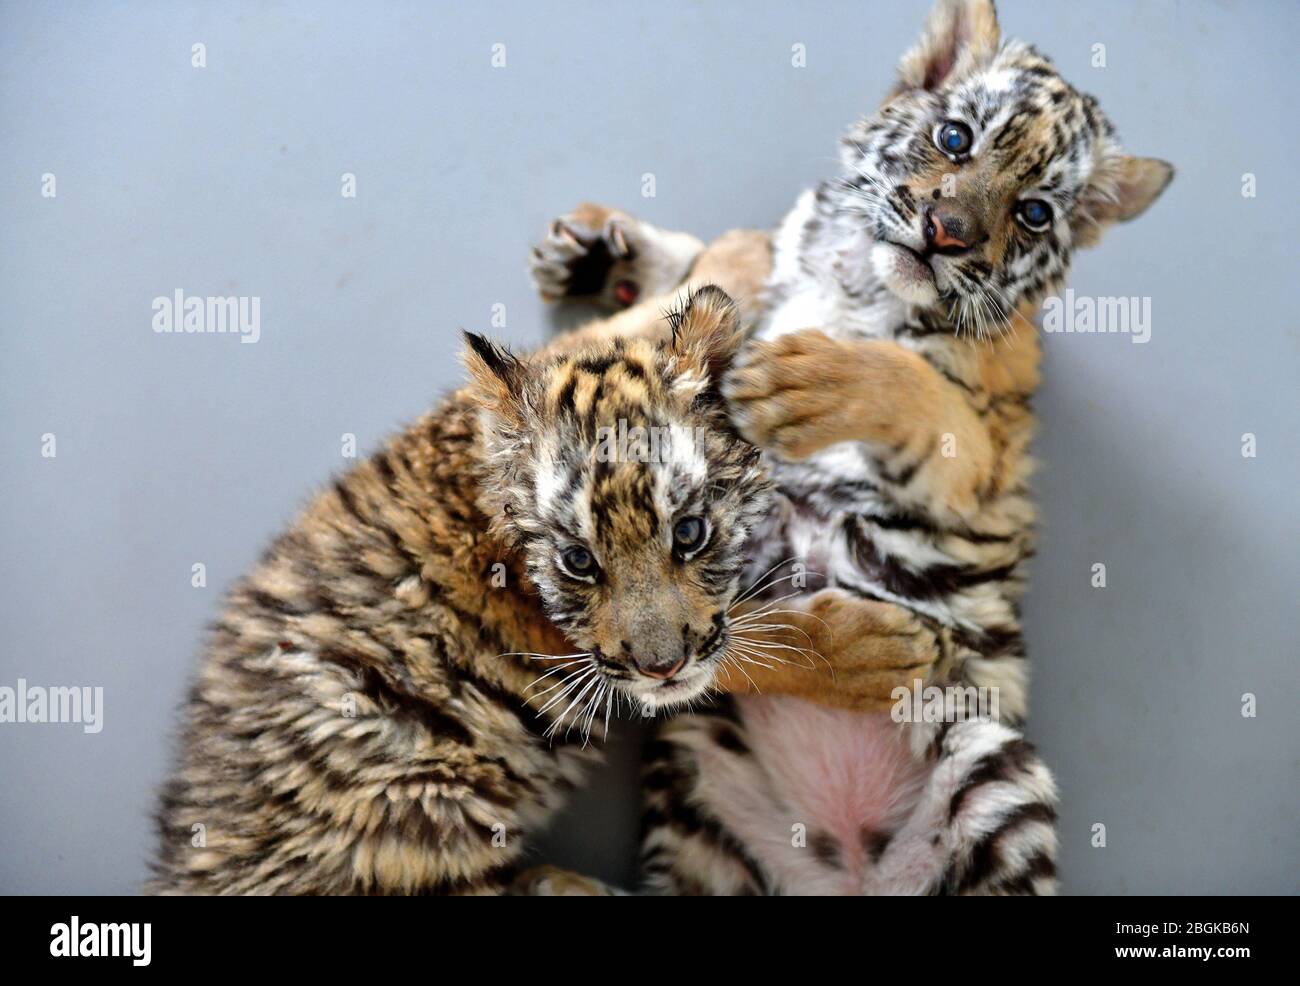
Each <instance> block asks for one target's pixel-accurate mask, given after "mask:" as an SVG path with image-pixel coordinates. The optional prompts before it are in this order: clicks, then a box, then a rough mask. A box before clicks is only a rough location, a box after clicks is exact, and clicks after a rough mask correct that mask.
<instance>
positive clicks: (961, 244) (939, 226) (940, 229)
mask: <svg viewBox="0 0 1300 986" xmlns="http://www.w3.org/2000/svg"><path fill="white" fill-rule="evenodd" d="M930 225H931V226H933V227H934V234H933V235H932V236H931V237H930V242H931V243H933V244H934V245H935V246H937V247H940V248H942V247H953V248H956V249H958V250H964V249H966V247H968V246H970V244H969V243H966V242H965V241H963V240H959V239H957V237H955V236H953V235H952V234H951V233H949V232H948V230H946V229H945V228H944V225H943V217H942V216H941V215H939V213H937V212H932V213H930ZM954 228H955V229H956V230H960V229H961V225H960V224H954ZM926 232H929V230H926Z"/></svg>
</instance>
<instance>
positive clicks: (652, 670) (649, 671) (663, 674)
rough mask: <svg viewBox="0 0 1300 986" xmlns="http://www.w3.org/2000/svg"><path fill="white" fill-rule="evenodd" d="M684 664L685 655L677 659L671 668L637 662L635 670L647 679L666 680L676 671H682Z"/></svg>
mask: <svg viewBox="0 0 1300 986" xmlns="http://www.w3.org/2000/svg"><path fill="white" fill-rule="evenodd" d="M685 663H686V657H685V655H683V656H681V657H679V658H678V659H677V663H676V664H674V665H673V666H672V667H668V666H667V665H665V664H650V663H647V664H642V663H641V662H640V661H637V662H636V669H637V670H638V671H640V672H641V673H642V674H643V675H646V676H647V677H649V678H665V679H666V678H671V677H672V676H673V675H675V674H676V673H677V672H678V671H680V670H681V669H682V666H683V665H684V664H685Z"/></svg>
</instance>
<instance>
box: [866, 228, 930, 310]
mask: <svg viewBox="0 0 1300 986" xmlns="http://www.w3.org/2000/svg"><path fill="white" fill-rule="evenodd" d="M871 263H872V266H873V267H874V268H875V270H876V276H877V277H879V278H880V280H881V281H882V282H884V285H885V287H886V288H888V289H889V291H890V292H891V293H892V294H893V295H894V296H895V297H896V298H898V299H899V300H900V301H904V302H906V303H907V304H909V305H917V306H919V307H923V308H928V307H930V306H932V305H935V304H938V302H939V288H938V286H937V285H936V284H935V279H934V269H933V268H932V267H931V266H930V265H929V264H928V263H926V261H925V258H924V257H922V256H921V255H920V254H919V253H917V252H916V251H915V250H912V249H909V248H908V247H905V246H899V245H898V244H897V243H885V242H880V243H876V244H874V245H873V246H872V248H871Z"/></svg>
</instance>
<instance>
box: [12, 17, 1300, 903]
mask: <svg viewBox="0 0 1300 986" xmlns="http://www.w3.org/2000/svg"><path fill="white" fill-rule="evenodd" d="M471 6H473V5H469V4H465V5H462V6H459V7H457V8H452V7H449V6H448V7H445V8H444V7H442V6H441V5H439V6H436V7H435V6H433V5H429V6H428V7H424V6H423V5H384V4H355V3H338V4H317V5H307V4H295V3H289V4H281V3H258V4H252V3H237V4H223V5H216V4H200V3H169V4H163V3H156V4H136V5H125V4H123V5H117V4H112V5H110V4H76V5H72V4H59V3H48V4H35V3H18V4H5V5H4V6H3V8H0V127H2V132H3V133H4V139H3V141H0V231H2V232H0V244H2V249H3V262H2V263H0V333H2V334H0V456H2V462H3V465H2V467H0V488H2V489H3V512H2V513H0V544H2V545H3V561H2V562H0V565H2V568H0V574H2V578H3V582H2V583H0V584H2V586H3V592H0V631H2V636H0V641H2V643H0V684H3V685H10V686H12V685H14V684H15V682H16V679H17V678H18V677H20V676H22V677H26V678H27V679H28V680H29V681H30V682H31V683H33V684H43V685H74V684H88V685H102V686H103V687H104V689H105V692H106V699H105V701H106V712H105V728H104V730H103V732H102V733H100V734H99V735H86V734H84V733H83V732H82V731H81V729H80V727H78V726H67V725H63V726H56V725H0V770H2V771H3V773H2V775H0V776H2V777H3V794H0V800H2V805H0V840H3V841H2V843H0V848H2V849H3V852H0V890H4V891H10V892H43V893H50V892H64V891H83V892H130V891H132V890H133V889H134V888H135V887H136V886H137V885H138V883H139V881H140V880H141V878H142V876H143V874H144V865H145V859H146V857H147V854H148V851H149V848H150V846H151V841H152V833H151V831H150V828H149V824H148V814H149V812H150V811H151V809H152V799H153V792H154V789H155V787H156V785H157V784H158V782H159V781H160V779H161V778H162V776H163V774H164V771H165V768H166V763H167V760H168V757H169V756H170V752H169V750H170V747H169V736H170V731H171V729H172V728H173V726H174V722H175V715H174V709H175V708H176V706H177V705H178V703H179V701H180V699H181V696H182V692H183V689H184V687H185V682H186V680H187V678H188V676H189V675H190V674H191V673H192V671H193V668H194V664H195V657H196V652H197V648H198V645H199V641H200V639H201V634H202V628H203V625H204V624H205V622H206V621H208V620H210V619H212V618H213V617H214V615H215V614H216V612H217V607H218V603H219V599H220V593H221V591H222V589H223V588H224V587H225V586H226V585H227V584H228V583H229V582H230V581H231V580H232V579H234V578H236V577H237V576H238V575H239V574H240V572H241V571H242V570H244V569H245V568H246V567H247V566H249V565H250V564H251V563H252V562H253V561H254V559H255V558H256V556H257V554H258V552H259V550H260V548H261V547H262V546H263V545H264V544H265V542H266V541H267V540H268V539H269V538H270V537H271V536H272V535H273V534H274V533H275V532H276V531H277V530H278V529H279V528H280V527H281V526H282V525H284V524H285V523H286V522H288V521H289V520H290V519H291V518H292V517H293V515H294V513H295V510H296V509H297V507H298V506H299V505H300V504H301V503H302V502H303V501H304V499H305V498H306V497H308V496H309V495H310V493H311V492H312V490H313V489H314V488H315V487H317V486H318V485H319V484H320V483H321V482H322V481H323V480H324V479H325V478H326V477H327V476H328V475H329V474H330V472H331V471H333V470H336V469H339V468H341V467H342V466H344V465H345V464H346V463H345V461H344V460H343V459H342V458H341V456H340V435H342V434H343V433H344V432H352V433H355V434H356V435H357V436H358V439H359V441H360V444H361V446H362V449H363V451H364V450H365V449H366V448H371V447H373V446H374V445H375V444H376V443H378V442H379V441H380V439H381V438H382V437H383V436H384V435H385V433H387V432H388V431H390V430H391V429H393V428H394V427H395V426H397V425H398V424H400V423H401V422H402V421H404V420H406V419H409V418H411V417H413V416H414V415H416V414H418V413H419V412H420V411H421V410H422V409H423V408H425V407H426V406H427V405H428V404H429V402H430V401H432V400H433V399H434V398H435V396H436V395H438V394H440V393H442V392H444V391H445V390H447V389H448V388H450V387H451V386H453V385H454V384H455V383H456V381H457V380H458V379H459V367H458V365H457V363H456V357H455V353H456V349H457V336H456V329H457V328H458V327H459V326H466V327H472V328H478V329H485V328H488V327H489V318H490V313H491V307H492V305H494V304H496V303H504V304H505V305H506V311H507V317H508V326H507V328H505V329H504V330H497V332H496V334H497V335H503V336H505V337H507V338H509V339H510V340H512V341H514V342H516V343H519V344H529V343H533V342H536V341H537V340H539V339H541V338H542V337H543V334H544V332H545V329H546V326H547V324H548V318H549V317H550V316H549V314H548V313H547V312H546V311H544V309H543V307H542V305H541V304H540V303H539V302H538V301H537V300H536V299H535V298H534V297H533V295H532V293H531V291H530V288H529V285H528V283H527V279H526V277H525V274H524V258H525V255H526V251H527V249H528V247H529V245H530V243H531V242H532V241H533V240H534V239H535V238H536V237H537V236H538V235H539V234H540V232H541V231H542V230H543V228H544V225H545V223H546V221H547V220H548V219H549V217H551V216H552V215H553V214H556V213H558V212H560V211H563V210H564V209H566V208H568V207H569V206H571V205H572V204H574V203H576V202H577V201H579V200H580V199H583V198H592V199H595V200H597V201H605V202H610V203H617V204H624V205H627V206H628V207H630V208H632V209H634V210H635V211H636V212H637V213H639V214H640V215H642V216H644V217H646V218H648V219H650V220H652V221H656V222H660V223H662V224H664V225H667V226H670V227H675V228H683V229H689V230H692V231H694V232H696V233H697V234H700V235H702V236H712V235H715V234H717V233H720V232H722V231H723V230H725V229H728V228H730V227H734V226H745V225H749V226H755V225H770V224H772V223H774V222H775V221H776V220H777V219H778V218H779V217H780V215H781V213H782V212H783V210H784V209H785V208H787V207H788V205H789V204H790V203H791V202H792V200H793V198H794V196H795V195H796V193H797V192H798V191H799V190H800V189H802V188H803V187H805V186H807V185H808V184H810V183H811V182H813V181H814V180H815V179H817V178H818V177H819V176H822V175H824V174H826V173H827V171H828V170H829V169H830V168H831V158H832V156H833V155H834V153H835V139H836V137H837V136H838V135H839V133H840V132H841V130H842V129H843V127H844V126H845V125H846V124H848V123H849V121H850V120H851V119H852V118H853V117H854V116H856V115H857V114H859V113H860V112H863V111H865V110H867V109H869V108H870V107H871V106H873V105H874V103H875V101H876V100H878V99H879V97H880V96H881V95H882V94H883V93H884V91H885V89H886V87H887V86H888V84H889V81H890V79H891V76H892V72H893V65H894V62H895V61H896V59H897V57H898V55H899V54H900V53H901V52H902V50H903V49H904V47H905V46H907V45H909V44H910V43H911V42H912V41H913V40H914V38H915V36H916V35H917V33H918V31H919V29H920V24H921V21H922V19H923V16H924V13H925V10H926V7H927V4H925V3H917V4H904V3H896V2H884V0H878V2H873V3H866V2H853V3H834V4H832V3H800V4H799V5H798V6H797V8H796V7H795V6H794V5H790V6H788V7H776V6H774V5H767V6H762V7H753V9H749V8H748V7H746V8H742V7H741V6H740V5H739V4H708V5H703V4H685V3H657V4H633V5H626V6H620V5H614V6H611V5H608V4H595V3H592V4H585V5H579V4H566V5H564V6H563V7H562V8H561V9H555V10H549V11H547V10H543V9H541V8H540V7H539V6H537V5H525V4H519V5H510V6H508V7H506V8H504V9H500V10H495V11H486V10H471V9H470V8H471ZM1000 13H1001V19H1002V24H1003V28H1004V31H1005V32H1006V33H1007V34H1011V35H1015V36H1019V37H1023V38H1026V39H1028V40H1030V41H1033V42H1034V43H1036V44H1038V45H1039V46H1040V47H1041V48H1042V49H1043V50H1044V51H1046V52H1047V53H1049V54H1050V55H1052V56H1053V57H1054V58H1055V59H1056V60H1057V62H1058V64H1059V65H1060V66H1061V68H1062V70H1063V73H1064V74H1065V76H1066V77H1067V78H1068V79H1070V80H1071V81H1072V82H1074V83H1075V84H1076V85H1077V86H1079V87H1080V88H1082V89H1085V90H1086V91H1090V92H1093V93H1095V94H1096V95H1097V96H1098V97H1100V99H1101V102H1102V105H1103V106H1104V108H1105V109H1106V110H1107V112H1108V113H1109V114H1110V116H1111V117H1112V119H1113V120H1114V121H1115V122H1116V124H1117V125H1118V126H1119V128H1120V131H1121V133H1122V134H1123V135H1124V136H1125V137H1126V139H1127V140H1128V142H1129V145H1130V147H1131V148H1132V149H1133V150H1135V151H1137V152H1139V153H1148V154H1154V155H1158V156H1161V157H1165V158H1167V159H1169V160H1171V161H1173V162H1174V163H1175V164H1176V165H1177V166H1178V178H1177V180H1176V181H1175V182H1174V184H1173V186H1172V187H1171V188H1170V190H1169V192H1168V193H1167V194H1166V195H1165V197H1164V199H1163V200H1162V201H1161V202H1160V203H1159V204H1158V205H1157V206H1156V207H1155V208H1154V209H1153V210H1152V212H1151V213H1150V214H1149V215H1148V216H1146V217H1144V218H1143V219H1141V220H1140V221H1139V222H1137V223H1135V224H1134V225H1132V226H1130V227H1124V228H1121V229H1118V230H1116V231H1115V232H1114V233H1113V234H1112V235H1111V236H1110V238H1109V240H1108V242H1106V243H1104V244H1103V245H1102V247H1101V248H1100V249H1099V250H1097V251H1094V252H1091V253H1086V254H1083V255H1081V256H1080V257H1079V258H1078V263H1077V264H1076V267H1075V271H1074V275H1073V279H1072V283H1073V286H1074V287H1075V289H1076V290H1077V291H1078V292H1080V293H1082V294H1092V295H1145V296H1150V297H1151V299H1152V310H1153V322H1154V328H1153V337H1152V341H1151V342H1150V343H1148V344H1147V345H1144V346H1142V345H1134V344H1132V343H1131V342H1130V341H1129V339H1128V338H1126V337H1123V336H1100V337H1099V336H1059V335H1057V336H1048V337H1046V361H1045V370H1046V384H1045V386H1044V388H1043V391H1042V395H1041V398H1040V399H1039V402H1038V407H1039V410H1040V412H1041V417H1042V437H1041V439H1040V441H1039V443H1038V452H1039V455H1040V458H1041V460H1042V462H1043V468H1042V470H1041V472H1040V474H1039V477H1038V490H1039V493H1040V499H1041V501H1042V504H1043V513H1044V526H1043V539H1042V550H1041V553H1040V556H1039V558H1038V559H1037V561H1036V564H1035V575H1034V580H1033V590H1032V593H1031V595H1030V598H1029V600H1028V603H1027V606H1026V611H1027V614H1028V627H1029V638H1030V644H1031V649H1032V653H1033V655H1034V661H1035V666H1036V669H1037V676H1036V679H1035V685H1034V706H1033V708H1034V717H1035V718H1034V720H1033V723H1032V730H1031V731H1032V734H1033V736H1034V737H1035V738H1036V739H1037V741H1038V742H1039V743H1040V744H1041V746H1042V748H1043V750H1044V752H1045V754H1046V757H1047V759H1048V762H1049V763H1051V764H1052V765H1053V766H1054V767H1055V769H1056V771H1057V773H1058V775H1059V779H1060V783H1061V788H1062V793H1063V797H1064V808H1063V815H1062V823H1061V837H1062V842H1063V845H1062V851H1061V856H1062V863H1063V876H1064V886H1065V889H1066V890H1067V891H1070V892H1074V893H1140V892H1150V893H1192V892H1217V893H1224V892H1252V891H1256V892H1288V893H1291V892H1295V891H1296V890H1297V888H1298V887H1300V880H1298V877H1297V872H1298V869H1300V867H1298V865H1297V854H1298V850H1300V826H1298V825H1297V821H1296V815H1297V812H1296V809H1297V794H1296V791H1297V779H1298V777H1297V775H1298V773H1300V772H1298V771H1297V749H1298V748H1300V743H1298V742H1297V739H1298V730H1297V717H1296V705H1295V703H1296V696H1297V683H1298V682H1297V677H1298V675H1297V641H1298V639H1300V635H1298V634H1297V616H1296V609H1297V607H1296V591H1297V586H1298V585H1300V579H1298V578H1297V562H1296V549H1297V544H1298V543H1300V538H1298V537H1297V535H1298V533H1300V532H1298V531H1297V519H1296V515H1297V511H1296V507H1295V497H1296V489H1297V479H1300V476H1298V475H1297V465H1296V464H1297V461H1300V442H1297V435H1296V422H1297V414H1296V410H1297V407H1296V405H1297V399H1296V393H1297V380H1298V379H1300V373H1298V372H1297V371H1298V370H1300V366H1298V365H1297V364H1298V363H1300V358H1298V350H1297V331H1296V321H1297V320H1296V314H1295V303H1294V293H1295V276H1296V269H1295V267H1296V265H1295V251H1294V247H1293V242H1294V225H1295V224H1294V216H1295V208H1296V205H1297V202H1296V195H1295V191H1294V187H1295V186H1294V182H1295V167H1296V161H1297V159H1300V146H1297V142H1298V137H1297V135H1298V134H1300V127H1297V126H1296V124H1295V117H1294V110H1293V105H1294V103H1293V99H1292V98H1291V94H1292V92H1293V91H1294V43H1295V41H1296V38H1297V36H1298V33H1297V27H1298V26H1300V7H1298V6H1297V5H1296V4H1294V3H1281V2H1279V3H1266V2H1259V3H1185V4H1171V3H1150V4H1146V3H1144V4H1131V3H1127V2H1115V3H1088V4H1079V3H1064V2H1062V3H1042V2H1028V0H1024V2H1003V3H1001V4H1000ZM195 42H203V43H205V44H206V45H207V49H208V67H207V68H206V69H202V70H199V69H194V68H192V67H191V66H190V47H191V45H192V44H193V43H195ZM497 42H503V43H505V44H506V45H507V53H508V63H507V67H506V68H504V69H496V70H494V69H492V68H491V67H490V65H489V56H490V48H491V46H492V45H493V44H494V43H497ZM796 42H801V43H803V44H806V45H807V51H808V65H807V67H806V68H804V69H795V68H792V67H791V65H790V48H791V45H792V44H794V43H796ZM1094 43H1104V44H1105V45H1106V47H1107V67H1105V68H1104V69H1096V68H1092V67H1090V63H1089V59H1090V56H1091V50H1090V49H1091V46H1092V45H1093V44H1094ZM45 172H51V173H53V174H55V175H56V176H57V181H58V196H57V198H55V199H53V200H50V199H45V198H42V197H41V195H40V194H39V192H40V176H41V175H42V174H43V173H45ZM343 172H353V173H355V174H356V175H357V177H358V183H359V195H358V197H357V198H356V199H344V198H342V197H341V196H340V194H339V189H340V175H341V174H342V173H343ZM644 172H653V173H654V174H655V175H656V176H657V182H658V195H657V197H656V198H654V199H642V198H641V197H640V177H641V175H642V174H643V173H644ZM1244 172H1252V173H1254V174H1255V175H1256V176H1257V180H1258V189H1259V194H1258V197H1257V198H1254V199H1247V198H1243V197H1242V195H1241V193H1240V188H1241V179H1242V174H1243V173H1244ZM176 288H183V289H184V290H185V291H187V292H189V293H191V294H198V295H212V294H241V295H257V296H260V297H261V299H262V338H261V341H260V342H259V343H258V344H257V345H241V344H239V342H238V341H237V340H236V339H235V338H234V337H229V336H215V335H205V336H193V335H190V336H186V335H181V336H165V335H156V334H154V332H153V331H152V330H151V328H150V319H151V316H152V312H151V308H150V304H151V301H152V299H153V298H154V297H155V296H158V295H169V294H170V293H171V292H173V291H174V290H175V289H176ZM46 432H53V433H55V434H56V435H57V440H58V457H57V458H56V459H53V460H49V459H44V458H42V457H41V456H40V453H39V448H40V436H41V435H42V434H43V433H46ZM1244 432H1253V433H1255V434H1256V435H1257V436H1258V449H1259V452H1258V457H1257V458H1255V459H1244V458H1243V457H1242V455H1241V453H1240V445H1241V436H1242V434H1243V433H1244ZM196 561H201V562H204V563H205V564H206V565H207V569H208V575H209V586H208V588H207V589H194V588H192V587H191V585H190V566H191V565H192V564H193V563H194V562H196ZM1094 562H1103V563H1104V564H1105V565H1106V566H1107V572H1108V583H1109V584H1108V586H1107V588H1105V589H1093V588H1091V587H1090V584H1089V576H1090V567H1091V565H1092V564H1093V563H1094ZM1245 692H1253V693H1254V694H1256V695H1257V696H1258V701H1259V715H1258V717H1257V718H1254V719H1245V718H1243V717H1242V715H1241V712H1240V707H1241V696H1242V694H1243V693H1245ZM635 740H636V737H635V735H633V734H631V733H629V732H627V731H626V730H625V731H624V732H623V734H622V735H621V736H620V738H619V741H618V742H617V743H616V747H615V748H616V751H617V756H616V757H615V758H614V764H613V765H612V766H611V767H610V768H609V769H608V770H606V771H605V772H603V773H602V774H601V775H600V776H599V777H598V778H597V780H596V783H595V784H594V786H593V788H592V790H591V792H589V793H588V794H586V795H584V796H583V797H582V798H580V799H579V801H578V802H577V803H576V804H575V806H574V808H573V809H572V810H571V811H569V812H568V813H567V814H566V815H565V817H564V818H563V819H562V820H561V821H560V823H559V824H558V825H557V827H556V830H555V835H554V837H553V841H552V844H551V849H550V850H549V851H550V852H553V853H554V854H555V856H556V857H557V858H561V859H563V860H566V861H568V862H571V863H575V864H577V865H580V866H585V867H587V868H590V869H595V870H597V871H599V872H602V873H604V874H606V875H609V876H613V877H615V878H624V877H626V876H627V874H628V872H629V867H630V865H631V859H632V855H631V852H632V835H631V833H632V830H633V827H634V824H635V818H636V815H637V807H636V797H635V792H634V789H633V784H632V779H631V777H630V775H629V768H628V764H629V762H630V760H631V759H632V756H633V754H634V752H635ZM1096 822H1102V823H1104V824H1105V825H1106V827H1107V842H1108V845H1107V847H1106V848H1093V847H1091V846H1090V844H1089V836H1090V828H1091V826H1092V825H1093V824H1094V823H1096Z"/></svg>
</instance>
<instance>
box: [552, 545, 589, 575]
mask: <svg viewBox="0 0 1300 986" xmlns="http://www.w3.org/2000/svg"><path fill="white" fill-rule="evenodd" d="M560 561H561V562H562V567H563V568H564V570H565V571H566V572H568V573H569V574H570V575H572V576H575V577H576V578H580V579H586V578H591V577H592V576H593V575H595V574H596V559H595V557H594V556H593V555H592V553H591V552H590V551H588V550H587V549H586V548H570V549H569V550H568V551H566V552H564V554H562V555H561V556H560Z"/></svg>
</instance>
